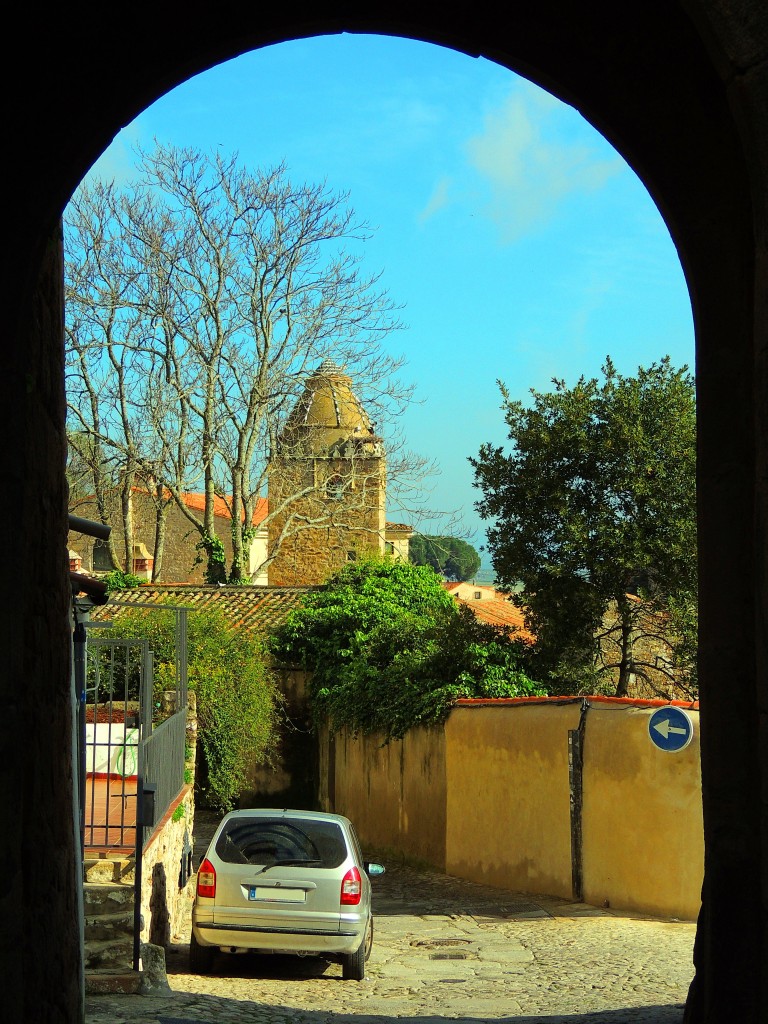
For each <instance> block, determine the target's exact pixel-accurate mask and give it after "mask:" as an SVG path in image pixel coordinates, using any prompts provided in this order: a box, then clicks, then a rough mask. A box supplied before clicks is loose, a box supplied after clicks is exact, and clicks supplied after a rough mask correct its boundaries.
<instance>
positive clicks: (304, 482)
mask: <svg viewBox="0 0 768 1024" xmlns="http://www.w3.org/2000/svg"><path fill="white" fill-rule="evenodd" d="M386 487H387V468H386V457H385V452H384V445H383V443H382V440H381V438H380V437H378V436H377V435H376V431H375V429H374V425H373V423H372V422H371V420H370V419H369V417H368V414H367V413H366V411H365V409H364V408H363V406H362V404H361V403H360V401H359V399H358V398H357V396H356V395H355V393H354V391H353V389H352V381H351V380H350V378H349V377H348V376H347V374H345V373H344V372H343V370H342V369H341V368H340V367H338V366H336V365H335V363H332V362H331V361H330V360H325V361H324V362H323V363H321V364H320V366H319V367H318V368H317V370H315V372H314V373H313V374H312V375H311V376H310V377H309V379H308V380H307V383H306V386H305V388H304V392H303V394H302V395H301V397H300V399H299V401H298V402H297V403H296V406H295V408H294V409H293V411H292V413H291V415H290V416H289V418H288V421H287V423H286V426H285V429H284V430H283V432H282V434H281V435H280V440H279V447H278V450H277V452H276V454H275V456H274V457H273V459H272V462H271V469H270V475H269V509H270V519H269V551H270V554H271V553H272V552H275V555H274V558H273V560H272V561H271V563H270V565H269V569H268V575H269V583H270V585H272V586H295V585H306V584H314V583H322V582H323V580H324V579H326V578H327V577H328V576H329V575H330V574H331V573H332V572H334V571H335V570H336V569H339V568H340V567H341V566H342V565H344V564H345V563H346V562H348V561H353V560H355V559H357V558H360V557H362V556H364V555H366V554H369V553H373V552H377V553H382V554H383V553H384V551H385V550H386V545H387V544H388V543H389V544H390V545H392V546H394V540H393V539H388V538H387V536H386V529H387V524H386V519H385V501H386ZM393 527H394V530H395V531H396V532H397V533H398V540H399V539H400V534H401V533H402V531H403V528H402V526H399V525H398V524H393ZM406 557H407V552H406Z"/></svg>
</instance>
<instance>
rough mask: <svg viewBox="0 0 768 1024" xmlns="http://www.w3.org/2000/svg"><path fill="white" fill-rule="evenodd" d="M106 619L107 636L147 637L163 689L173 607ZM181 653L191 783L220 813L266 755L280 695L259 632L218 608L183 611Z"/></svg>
mask: <svg viewBox="0 0 768 1024" xmlns="http://www.w3.org/2000/svg"><path fill="white" fill-rule="evenodd" d="M112 618H113V619H114V620H115V625H114V627H113V629H112V631H111V632H112V635H115V636H120V637H126V636H127V637H141V638H144V639H147V640H148V641H149V645H150V648H151V649H152V651H153V652H154V655H155V688H156V691H160V690H162V689H165V688H167V686H168V685H169V684H170V681H171V680H172V679H173V677H174V672H175V657H176V648H175V618H174V613H173V612H172V611H164V610H163V609H162V606H158V609H157V610H154V609H153V610H147V609H127V610H121V611H120V613H119V614H118V615H114V614H113V615H112ZM187 657H188V677H189V688H190V690H192V691H194V692H195V693H196V694H197V720H198V737H199V741H200V747H201V748H202V749H201V753H202V759H201V764H200V767H201V769H202V771H200V772H199V773H198V780H202V781H199V788H200V789H201V790H202V795H203V796H204V798H205V800H206V802H207V803H208V804H209V805H210V806H212V807H213V808H214V809H215V810H217V811H220V812H221V813H224V812H225V811H228V810H230V809H231V808H232V807H233V806H234V804H235V802H236V801H237V798H238V796H239V794H240V793H241V792H242V789H243V787H244V784H245V783H246V773H247V772H248V770H249V769H250V768H251V767H253V765H254V764H258V763H266V764H268V763H269V761H270V756H271V752H272V749H273V747H274V744H275V742H276V735H277V714H278V709H279V706H280V704H281V696H280V693H279V691H278V689H277V687H276V684H275V681H274V679H273V677H272V674H271V672H270V669H269V664H270V656H269V652H268V650H267V646H266V643H265V641H264V639H263V638H262V637H260V636H258V635H257V634H254V633H249V632H246V631H245V630H242V629H237V628H236V627H235V626H233V625H232V624H231V623H230V622H229V621H228V620H227V618H226V617H225V616H224V615H223V614H222V613H221V612H220V611H218V610H215V609H206V610H205V611H196V612H190V613H189V617H188V623H187Z"/></svg>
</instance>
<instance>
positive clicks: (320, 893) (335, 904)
mask: <svg viewBox="0 0 768 1024" xmlns="http://www.w3.org/2000/svg"><path fill="white" fill-rule="evenodd" d="M316 826H317V823H313V822H312V821H311V820H310V821H306V820H304V819H302V820H299V821H296V822H292V821H289V820H286V819H285V818H263V817H262V818H256V817H255V818H253V819H251V818H247V819H243V818H240V819H237V821H236V822H234V824H233V826H231V827H230V828H229V829H228V831H223V832H222V834H221V836H220V837H219V840H218V841H217V844H216V854H217V861H218V862H219V863H218V866H217V887H216V902H215V905H214V909H213V917H214V924H217V925H228V924H229V925H233V926H235V927H247V928H248V929H249V930H250V929H254V930H264V931H266V932H269V931H274V932H285V931H288V932H294V931H298V932H313V933H318V934H321V933H325V934H337V933H338V932H339V930H340V921H341V917H340V904H339V898H340V890H341V878H342V877H343V875H344V872H345V870H346V867H347V862H348V861H349V854H348V851H347V847H346V841H345V838H344V835H343V833H342V831H341V829H340V828H339V826H338V825H337V824H336V823H333V822H321V823H320V826H321V827H320V828H319V829H318V828H317V827H316Z"/></svg>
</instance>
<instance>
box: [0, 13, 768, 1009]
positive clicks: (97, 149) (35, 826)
mask: <svg viewBox="0 0 768 1024" xmlns="http://www.w3.org/2000/svg"><path fill="white" fill-rule="evenodd" d="M179 10H180V9H179V8H178V7H177V5H171V4H164V5H157V4H154V5H150V4H143V3H142V2H141V0H139V2H138V3H135V4H133V5H131V6H126V7H125V8H124V9H123V11H122V14H123V15H124V16H122V17H120V18H117V17H115V11H114V9H113V18H114V21H113V22H112V23H111V24H109V25H107V24H105V23H104V20H103V19H104V15H103V9H102V8H100V7H97V5H95V4H88V3H86V4H83V5H80V6H79V8H78V9H77V11H72V10H70V9H68V8H66V7H61V8H59V9H57V10H53V11H52V12H51V13H50V14H48V15H46V17H45V20H43V19H42V16H41V15H40V13H39V11H38V9H37V8H31V9H24V10H19V11H18V12H16V21H15V27H14V30H13V32H12V33H9V34H8V36H7V39H8V44H7V45H8V48H9V51H11V47H12V52H9V53H8V54H6V61H5V62H4V73H5V76H6V81H5V96H6V99H7V107H8V111H7V116H6V124H5V128H6V140H7V147H6V148H7V156H6V163H7V164H8V168H9V171H10V174H9V175H8V184H7V186H6V188H7V189H8V192H7V197H6V198H7V201H6V204H5V208H4V211H3V214H4V229H5V230H4V236H5V246H4V251H3V260H4V264H3V275H2V278H1V280H2V287H3V289H4V304H3V310H4V314H5V319H4V323H5V338H4V345H3V362H2V369H3V373H2V375H0V388H1V389H2V401H0V416H1V417H2V435H3V439H4V444H3V445H2V446H1V447H0V450H1V451H2V459H3V470H4V472H3V475H2V479H3V481H4V483H5V501H4V502H3V515H4V527H5V529H4V538H5V544H6V561H7V563H8V568H7V570H6V573H7V578H6V586H5V587H4V589H3V613H4V614H3V619H2V621H3V625H4V627H5V635H6V644H5V664H6V666H7V671H6V673H5V684H4V697H5V700H4V709H3V710H4V714H3V715H2V718H0V734H2V739H3V743H2V749H3V752H4V757H3V765H2V779H3V790H2V801H1V804H0V806H2V814H3V819H2V820H3V824H4V828H3V834H4V836H5V837H6V841H5V844H4V852H5V867H6V876H5V885H4V887H3V889H2V893H1V894H0V907H1V909H2V920H3V926H2V935H3V966H4V976H5V978H6V984H5V991H4V1004H5V1007H6V1009H7V1014H8V1015H9V1017H10V1019H13V1020H18V1021H36V1020H45V1021H56V1020H61V1021H72V1020H76V1019H78V1015H79V1010H78V1007H79V1005H80V998H81V983H80V975H79V970H80V968H79V955H78V950H77V934H78V932H77V919H76V918H77V902H76V862H75V861H76V859H75V853H74V822H73V821H72V800H71V778H70V771H71V732H70V724H71V714H72V708H71V699H70V694H69V674H68V624H67V621H66V606H67V596H68V595H67V588H68V581H67V576H66V515H65V511H66V503H65V493H64V475H63V464H64V443H63V415H64V406H63V387H62V381H63V368H62V356H61V336H62V295H61V263H60V259H61V257H60V252H59V247H58V240H57V223H58V219H59V216H60V214H61V211H62V209H63V207H64V205H65V204H66V201H67V200H68V198H69V196H70V195H71V193H72V191H73V190H74V189H75V187H76V186H77V184H78V182H79V181H80V179H81V178H82V176H83V174H84V173H85V172H86V170H87V169H88V167H89V166H90V165H91V164H92V163H93V161H94V160H95V159H96V157H97V156H98V155H99V154H100V153H101V152H102V151H103V149H104V148H105V147H106V146H107V144H108V143H109V141H110V140H111V138H112V136H113V135H114V134H115V133H116V132H117V130H118V129H119V128H120V126H121V125H123V124H125V123H128V122H129V121H130V120H131V119H132V118H133V117H134V116H135V115H136V114H137V113H138V112H139V111H140V110H141V109H143V108H144V107H145V106H147V105H149V104H150V103H151V102H152V101H153V100H155V99H156V98H157V97H158V96H160V95H161V94H162V93H163V92H165V91H167V90H168V89H170V88H172V87H173V86H174V85H175V84H177V83H179V82H181V81H182V80H184V79H185V78H187V77H189V76H191V75H193V74H196V73H198V72H200V71H202V70H205V69H206V68H208V67H210V66H212V65H213V64H215V63H217V62H219V61H221V60H224V59H228V58H230V57H233V56H236V55H237V54H239V53H242V52H243V51H245V50H248V49H252V48H255V47H258V46H262V45H266V44H269V43H272V42H277V41H280V40H284V39H288V38H295V37H297V36H301V35H311V34H320V33H328V32H336V31H345V30H347V31H357V32H378V33H389V34H399V35H408V36H412V37H413V38H416V39H423V40H425V41H430V42H434V43H439V44H443V45H449V46H453V47H455V48H456V49H459V50H463V51H464V52H466V53H469V54H483V55H485V56H487V57H489V58H490V59H493V60H496V61H498V62H499V63H501V64H505V65H507V66H509V67H510V68H512V69H514V70H516V71H518V72H520V73H522V74H523V75H526V76H527V77H529V78H531V79H532V80H534V81H536V82H538V83H539V84H540V85H542V86H544V87H545V88H548V89H550V90H551V91H552V92H554V93H556V94H557V95H559V96H560V97H561V98H563V99H565V100H566V101H567V102H570V103H573V104H574V105H575V106H577V107H578V109H580V110H581V112H582V113H583V114H584V115H585V116H586V117H587V119H588V120H590V121H591V122H592V123H593V124H594V125H595V126H596V127H597V128H598V129H599V130H600V131H602V132H603V134H605V135H606V137H607V138H608V139H609V140H610V141H611V142H612V143H613V144H614V145H615V146H616V147H617V149H619V150H620V152H621V153H622V154H623V155H624V157H625V158H626V159H627V160H628V162H629V163H630V164H631V165H632V166H633V168H634V169H635V170H636V171H637V173H638V174H639V175H640V177H641V178H642V179H643V181H644V182H645V184H646V186H647V187H648V188H649V190H650V192H651V194H652V195H653V196H654V198H655V199H656V202H657V204H658V205H659V208H660V210H661V212H662V214H663V215H664V217H665V219H666V221H667V223H668V225H669V228H670V231H671V232H672V235H673V238H674V240H675V242H676V244H677V246H678V250H679V252H680V256H681V260H682V263H683V267H684V269H685V272H686V275H687V279H688V282H689V287H690V290H691V297H692V303H693V309H694V318H695V323H696V330H697V376H698V384H699V409H700V424H701V426H700V453H699V469H700V472H699V503H700V542H701V574H700V579H701V639H702V643H701V686H702V716H701V717H702V750H703V780H704V782H703V785H704V811H705V837H706V876H705V885H704V901H703V912H702V917H701V922H700V927H699V933H698V940H697V954H696V959H697V982H696V985H695V987H694V990H693V991H692V995H691V998H690V999H689V1005H688V1019H689V1020H690V1021H697V1022H698V1021H701V1022H703V1021H705V1020H706V1021H707V1022H714V1021H718V1022H719V1021H723V1022H725V1021H729V1022H730V1021H733V1020H738V1021H740V1022H744V1024H753V1022H754V1024H757V1022H758V1021H759V1020H764V1019H765V1016H766V1014H767V1013H768V982H766V980H765V979H766V974H767V972H766V961H767V960H768V927H767V926H768V810H767V808H768V728H767V727H766V722H767V721H768V717H767V716H768V682H767V681H766V661H767V660H768V657H767V656H768V651H766V639H765V633H766V631H765V625H764V624H765V620H766V618H768V615H767V614H766V612H768V597H767V596H766V593H765V587H764V585H763V580H764V579H765V577H766V569H765V564H766V550H767V549H768V544H766V525H765V524H766V519H767V518H768V515H767V512H768V510H767V509H766V504H768V502H767V498H768V495H767V494H766V483H765V478H766V472H765V467H766V447H767V442H768V424H767V423H766V419H765V417H766V413H765V411H764V410H765V408H766V402H765V393H766V350H767V349H768V344H767V343H768V274H767V273H766V269H768V252H767V247H766V225H767V224H768V210H766V199H765V194H766V190H765V188H764V182H765V181H766V180H768V174H767V173H766V171H767V170H768V167H766V165H767V164H768V118H767V117H766V114H765V112H766V110H768V10H767V9H766V8H765V5H764V4H763V3H761V2H759V0H626V2H625V3H623V4H621V5H617V4H615V2H610V0H592V2H590V3H587V4H582V5H578V6H577V5H573V4H572V2H571V0H538V2H536V3H533V2H532V0H520V2H519V3H516V4H514V5H512V6H511V7H510V9H508V10H506V11H505V12H504V13H498V10H497V9H496V8H495V7H494V8H493V9H492V8H491V5H490V4H489V5H487V6H486V5H485V4H484V3H481V4H480V5H475V6H474V8H473V9H472V11H471V12H468V11H467V10H466V9H465V8H455V9H453V10H450V11H449V10H448V9H447V8H446V7H445V5H438V4H435V3H432V2H425V3H423V4H420V5H418V6H417V5H414V4H412V3H411V4H409V3H406V2H404V0H392V2H391V3H389V4H388V5H386V7H385V8H383V9H382V11H381V13H378V12H377V11H361V10H360V9H359V5H352V4H349V3H347V2H345V0H325V2H320V3H317V4H314V5H313V4H310V3H308V2H305V0H297V2H296V3H295V4H293V5H292V6H291V8H290V10H289V11H288V12H287V13H283V12H282V10H279V9H275V10H262V9H254V8H253V7H250V6H248V7H242V8H241V6H240V5H239V4H237V3H236V2H231V0H225V2H224V3H223V4H220V5H218V6H217V7H215V8H211V7H210V5H203V4H199V3H194V2H193V3H190V4H187V5H185V7H184V8H183V14H182V13H179ZM275 87H276V88H279V83H276V86H275ZM267 100H268V98H267ZM737 887H738V888H737ZM736 890H737V891H736ZM761 975H762V977H761Z"/></svg>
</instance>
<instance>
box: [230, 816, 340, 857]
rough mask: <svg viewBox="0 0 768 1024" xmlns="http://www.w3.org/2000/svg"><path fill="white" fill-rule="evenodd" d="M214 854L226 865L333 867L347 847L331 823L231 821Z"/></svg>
mask: <svg viewBox="0 0 768 1024" xmlns="http://www.w3.org/2000/svg"><path fill="white" fill-rule="evenodd" d="M216 855H217V856H218V857H220V858H221V860H223V861H225V862H226V863H228V864H274V863H276V862H278V861H291V862H295V863H296V864H299V865H301V864H305V865H306V866H307V867H317V868H320V867H322V868H337V867H338V866H339V865H340V864H341V863H342V862H343V861H344V859H345V858H346V856H347V844H346V842H345V839H344V833H343V832H342V830H341V827H340V826H339V825H338V824H337V823H336V822H335V821H313V820H311V819H309V820H306V819H302V820H301V821H287V820H286V819H285V818H233V819H232V820H231V821H229V822H227V823H226V824H225V825H224V828H223V829H222V830H221V833H220V834H219V837H218V839H217V840H216Z"/></svg>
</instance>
